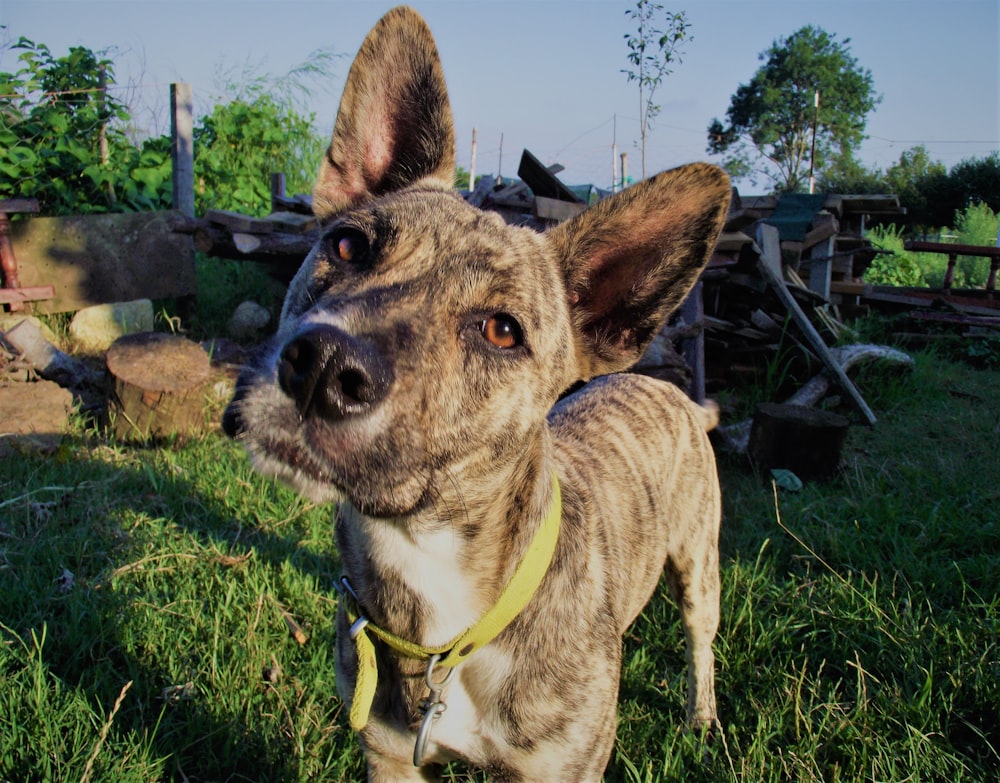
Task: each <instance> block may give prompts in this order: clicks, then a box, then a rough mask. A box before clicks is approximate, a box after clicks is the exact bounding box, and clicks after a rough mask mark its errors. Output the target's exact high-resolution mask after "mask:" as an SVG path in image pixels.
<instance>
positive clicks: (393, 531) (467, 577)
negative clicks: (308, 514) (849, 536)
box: [337, 433, 554, 646]
mask: <svg viewBox="0 0 1000 783" xmlns="http://www.w3.org/2000/svg"><path fill="white" fill-rule="evenodd" d="M550 453H551V445H550V443H549V441H548V434H547V433H545V434H544V435H543V436H542V437H541V438H539V441H538V444H537V447H536V448H534V449H532V450H529V451H528V453H525V454H523V455H522V458H521V459H520V460H518V461H517V462H516V464H513V465H509V466H506V467H505V468H504V472H503V473H502V474H501V473H500V472H499V471H498V472H497V473H494V474H493V475H492V476H491V481H490V483H489V485H486V484H485V483H484V482H480V484H478V485H477V486H473V487H462V486H456V485H455V484H454V483H453V482H445V484H444V486H443V487H442V490H441V491H440V492H439V493H438V494H437V496H436V498H435V502H434V504H433V505H432V506H431V507H429V508H427V509H426V510H423V511H420V512H418V513H416V514H414V515H413V516H411V517H407V518H405V519H393V520H386V519H374V518H371V517H367V516H365V515H363V514H361V513H360V512H359V511H358V510H357V509H355V508H354V507H352V506H350V505H345V506H342V507H341V509H340V513H339V514H338V518H337V537H338V544H339V548H340V551H341V552H342V553H345V554H344V563H343V568H344V573H345V575H346V576H347V577H348V579H349V580H350V583H351V585H352V586H353V588H354V590H355V591H356V593H357V595H358V599H359V601H360V603H361V604H362V606H363V607H364V608H365V610H366V611H367V612H368V613H370V617H371V620H372V621H373V622H375V623H376V624H379V625H381V626H382V627H385V628H386V629H387V630H390V631H391V632H392V633H395V634H397V635H398V636H401V637H403V638H406V639H409V640H411V641H413V642H415V643H418V644H422V645H426V646H436V645H440V644H444V643H446V642H448V641H449V640H451V639H453V638H454V637H455V636H457V635H458V634H459V633H461V632H462V631H464V630H465V629H466V628H468V627H469V626H471V625H472V624H473V623H475V622H476V621H477V620H478V619H479V618H480V617H481V616H482V615H483V614H484V613H485V612H486V611H487V610H488V609H489V608H490V607H491V606H492V605H493V604H494V603H495V602H496V600H497V598H498V596H499V595H500V592H501V591H502V589H503V587H504V585H505V584H506V583H507V581H508V580H509V579H510V577H511V574H512V573H513V571H514V568H515V567H516V566H517V564H518V562H520V560H521V558H522V557H523V555H524V552H525V551H526V549H527V548H528V545H529V543H530V542H531V540H532V537H533V536H534V534H535V532H536V531H537V529H538V527H539V525H540V522H541V520H542V518H543V516H544V515H545V512H546V510H547V508H548V504H549V502H550V500H551V491H552V488H551V476H552V471H553V470H554V466H553V463H552V461H551V459H549V456H550Z"/></svg>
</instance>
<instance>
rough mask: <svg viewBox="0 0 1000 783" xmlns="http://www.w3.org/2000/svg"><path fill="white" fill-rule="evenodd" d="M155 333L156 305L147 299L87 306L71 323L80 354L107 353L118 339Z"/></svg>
mask: <svg viewBox="0 0 1000 783" xmlns="http://www.w3.org/2000/svg"><path fill="white" fill-rule="evenodd" d="M151 331H153V303H152V302H151V301H150V300H148V299H136V300H134V301H131V302H115V303H113V304H106V305H94V306H93V307H85V308H84V309H83V310H80V311H78V312H77V313H76V315H74V316H73V320H72V321H70V324H69V333H70V337H72V339H73V343H74V345H75V346H76V347H77V349H78V350H79V351H82V352H84V353H104V352H105V351H106V350H108V348H110V347H111V344H112V343H113V342H114V341H115V340H117V339H118V338H119V337H124V336H125V335H127V334H137V333H139V332H151Z"/></svg>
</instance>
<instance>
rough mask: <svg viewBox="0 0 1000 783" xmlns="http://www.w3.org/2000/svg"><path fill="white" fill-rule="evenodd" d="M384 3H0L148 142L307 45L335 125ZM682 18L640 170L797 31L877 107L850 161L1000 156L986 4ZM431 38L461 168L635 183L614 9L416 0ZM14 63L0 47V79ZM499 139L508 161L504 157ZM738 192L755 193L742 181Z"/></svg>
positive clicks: (819, 0) (998, 55)
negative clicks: (179, 100)
mask: <svg viewBox="0 0 1000 783" xmlns="http://www.w3.org/2000/svg"><path fill="white" fill-rule="evenodd" d="M395 4H396V3H393V2H382V1H381V0H285V1H284V2H282V1H281V0H272V1H271V2H259V1H258V0H200V2H187V1H185V0H171V1H168V0H0V24H2V25H6V27H7V29H6V30H5V31H0V40H6V41H8V42H9V41H11V40H16V39H17V38H18V37H20V36H22V35H23V36H26V37H28V38H30V39H32V40H35V41H36V42H40V43H45V44H46V45H48V46H49V47H50V49H51V50H52V51H53V53H54V54H56V55H61V54H64V53H65V52H66V50H67V49H68V48H69V47H70V46H75V45H83V46H87V47H89V48H91V49H93V50H95V51H100V50H104V49H110V50H111V51H110V57H111V59H113V60H114V62H115V64H116V71H117V73H116V75H117V79H118V82H119V84H121V85H125V84H128V83H131V84H132V88H131V89H130V90H129V91H128V94H127V96H126V97H127V98H128V100H129V101H130V103H131V105H132V106H133V108H134V111H135V113H136V114H137V115H140V116H141V117H143V118H144V121H145V123H146V124H147V125H148V126H149V127H150V128H152V129H154V130H156V131H161V132H162V131H164V130H165V126H166V123H167V108H168V103H169V101H168V98H167V95H168V92H167V85H168V84H169V83H170V82H172V81H187V82H190V83H192V85H193V87H194V94H195V111H196V113H197V114H198V115H199V116H200V115H202V114H205V113H208V112H209V111H210V110H211V107H212V105H213V104H214V103H215V102H216V101H217V100H218V99H219V98H220V97H224V90H223V84H224V82H225V79H224V78H223V74H225V73H227V72H228V73H230V74H232V73H239V72H241V71H242V70H244V69H245V68H247V69H249V70H250V71H251V72H253V73H255V74H257V75H264V74H283V73H286V72H287V71H288V70H289V69H291V68H293V67H294V66H296V65H298V64H299V63H301V62H303V61H304V60H305V59H306V58H307V57H308V55H309V53H310V52H313V51H315V50H317V49H322V48H326V49H330V50H333V51H334V52H337V53H341V54H343V55H345V56H344V58H343V59H342V60H339V61H338V62H337V64H336V66H335V73H334V76H333V79H332V80H331V83H330V84H329V85H325V86H323V87H322V88H320V87H319V86H317V88H316V90H315V91H314V92H313V93H312V95H311V97H310V98H309V100H308V103H307V109H308V111H310V112H314V113H315V114H316V122H317V126H318V127H320V128H321V129H323V130H324V131H327V130H328V129H329V128H331V127H332V124H333V117H334V114H335V112H336V106H337V102H338V100H339V96H340V91H341V89H342V87H343V79H344V76H345V75H346V72H347V68H348V66H349V62H350V57H351V56H353V54H354V52H355V51H356V50H357V48H358V46H359V44H360V43H361V40H362V38H363V37H364V35H365V33H366V32H367V30H368V29H369V28H370V27H371V26H372V24H373V23H374V22H375V21H376V20H377V19H378V17H379V16H380V15H381V14H382V13H383V12H384V11H385V10H387V9H388V8H390V7H392V6H393V5H395ZM663 4H664V5H666V6H667V7H668V8H670V9H672V10H684V11H685V12H686V13H687V17H688V20H689V21H690V23H691V28H690V33H691V34H692V36H693V39H692V40H691V41H690V42H689V43H688V44H687V46H686V54H685V56H684V58H683V62H682V63H681V64H680V65H678V66H677V68H676V70H675V72H674V73H673V74H672V75H670V76H669V77H667V79H666V80H665V81H664V83H663V86H662V87H661V88H660V90H659V91H658V92H657V94H656V102H657V103H658V104H660V105H661V106H662V107H663V108H662V113H661V115H660V117H659V118H658V120H657V122H656V125H655V127H654V128H653V130H652V132H651V134H650V136H649V140H648V142H647V167H648V169H649V170H651V171H656V170H659V169H664V168H669V167H671V166H674V165H678V164H680V163H684V162H687V161H691V160H699V159H706V158H707V157H708V156H707V153H706V152H705V131H706V128H707V127H708V124H709V123H710V122H711V120H712V119H713V118H714V117H719V118H720V119H721V118H724V116H725V112H726V109H727V108H728V106H729V100H730V97H731V96H732V94H733V93H734V92H735V91H736V89H737V87H738V86H739V85H740V84H741V83H745V82H747V81H749V79H750V77H751V76H752V75H753V73H754V71H755V70H756V69H757V68H758V67H759V65H760V62H759V60H758V54H759V53H760V52H762V51H764V50H765V49H767V48H768V47H769V46H770V45H771V43H772V42H773V41H774V40H775V39H777V38H780V37H784V36H787V35H790V34H791V33H793V32H794V31H796V30H798V29H799V28H801V27H802V26H804V25H806V24H813V25H816V26H819V27H822V28H823V29H825V30H826V31H827V32H829V33H831V34H834V35H835V36H837V37H838V38H845V37H847V38H850V39H851V42H850V48H851V52H852V54H853V55H854V56H855V57H856V58H857V60H858V63H859V64H860V65H861V66H863V67H865V68H868V69H870V70H871V71H872V74H873V76H874V81H875V88H876V91H877V92H878V93H879V94H880V95H881V96H882V98H883V100H882V103H881V104H880V105H879V106H878V107H877V108H876V110H875V111H874V112H873V113H872V114H871V115H869V118H868V126H867V133H868V135H869V136H870V138H869V139H868V140H867V141H866V142H865V144H864V146H863V147H862V152H861V158H862V160H863V161H864V162H866V163H867V164H869V165H877V166H880V167H882V168H885V167H887V166H889V165H890V164H892V163H893V162H895V161H896V160H898V159H899V156H900V154H901V153H902V152H903V151H905V150H906V149H909V148H910V147H912V146H914V145H916V144H924V145H926V146H927V147H928V149H929V150H930V153H931V157H932V158H933V159H936V160H940V161H942V162H943V163H945V164H946V165H948V166H951V165H953V164H955V163H957V162H958V161H960V160H962V159H964V158H969V157H974V156H984V155H987V154H989V153H991V152H993V151H995V150H997V149H1000V107H998V100H1000V2H998V0H935V1H934V2H925V1H924V0H837V2H831V0H687V2H684V3H673V2H669V0H663ZM411 5H413V6H415V7H416V8H417V9H418V10H419V11H421V13H423V15H424V16H425V17H426V19H427V21H428V23H429V24H430V26H431V29H432V30H433V31H434V33H435V37H436V39H437V42H438V46H439V49H440V51H441V56H442V61H443V63H444V69H445V76H446V78H447V79H448V84H449V89H450V92H451V96H452V107H453V110H454V113H455V121H456V134H457V140H458V160H459V163H460V164H461V165H463V166H465V167H466V168H468V166H469V162H470V149H471V140H472V129H473V127H475V128H477V129H478V153H477V160H476V171H477V173H487V172H491V173H496V171H497V168H498V166H501V170H502V173H503V174H505V175H509V176H510V175H514V174H515V172H516V168H517V163H518V160H519V159H520V155H521V150H522V149H523V148H525V147H527V148H528V149H530V150H531V151H532V152H533V153H535V155H537V156H538V157H539V158H541V159H542V160H543V161H544V162H546V163H553V162H559V163H562V164H563V165H564V166H566V171H565V172H564V173H563V175H562V178H563V179H564V180H565V181H567V182H569V183H571V184H582V183H589V182H592V183H595V184H598V185H601V186H606V185H608V184H609V182H610V178H611V161H612V143H613V142H614V141H617V145H618V149H619V151H627V152H629V155H630V171H631V172H632V173H636V174H637V173H638V166H639V151H638V147H637V146H636V145H637V142H638V138H639V130H638V117H639V104H638V94H637V92H636V89H635V86H634V84H629V83H627V81H626V78H625V75H624V74H623V73H622V70H623V69H624V68H627V67H628V62H627V59H626V53H627V50H626V46H625V41H624V36H625V34H626V33H628V32H631V31H632V25H631V22H630V21H629V20H628V18H627V17H626V15H625V11H626V9H628V8H629V7H631V6H632V5H633V3H631V2H625V1H619V0H550V1H546V0H540V1H539V0H536V1H534V2H529V1H528V0H520V1H518V0H504V1H503V2H494V1H492V0H462V1H461V2H459V0H424V1H421V0H412V2H411ZM14 68H16V62H15V61H14V56H13V55H12V54H11V52H10V51H7V52H5V53H3V54H0V70H12V69H14ZM501 134H503V158H502V164H501V162H500V151H501ZM741 190H742V191H743V192H745V193H749V192H753V191H754V189H753V188H752V187H750V186H749V185H748V184H743V185H742V186H741Z"/></svg>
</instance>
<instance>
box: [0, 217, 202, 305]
mask: <svg viewBox="0 0 1000 783" xmlns="http://www.w3.org/2000/svg"><path fill="white" fill-rule="evenodd" d="M182 219H183V216H182V215H181V213H180V212H177V211H175V210H170V211H160V212H140V213H131V214H113V215H74V216H69V217H35V218H31V219H30V220H18V221H15V222H13V223H11V227H10V238H11V242H12V243H13V246H14V252H15V255H16V257H17V266H18V279H19V281H20V283H19V285H20V286H21V287H24V288H28V289H31V288H34V287H40V286H49V285H51V286H54V288H55V296H54V297H53V298H51V299H46V300H44V301H39V302H37V303H35V304H34V305H33V309H34V310H35V311H36V312H39V313H62V312H68V311H71V310H80V309H82V308H84V307H89V306H90V305H96V304H107V303H109V302H127V301H131V300H133V299H143V298H146V299H168V298H172V297H178V296H188V295H190V294H194V293H196V292H197V281H196V278H195V270H194V246H193V244H192V242H191V238H190V237H189V236H184V235H182V234H177V233H175V232H174V231H173V223H174V221H177V220H182Z"/></svg>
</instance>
